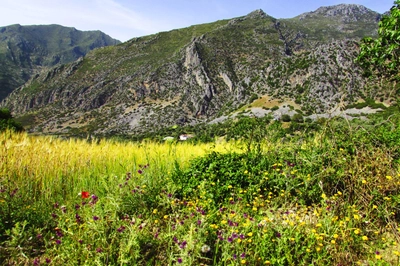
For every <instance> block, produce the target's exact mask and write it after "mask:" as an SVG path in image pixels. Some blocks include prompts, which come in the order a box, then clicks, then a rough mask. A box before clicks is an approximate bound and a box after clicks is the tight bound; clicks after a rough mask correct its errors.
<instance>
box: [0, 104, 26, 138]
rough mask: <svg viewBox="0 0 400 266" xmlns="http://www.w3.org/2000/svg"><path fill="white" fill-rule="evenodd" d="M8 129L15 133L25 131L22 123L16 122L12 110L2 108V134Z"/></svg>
mask: <svg viewBox="0 0 400 266" xmlns="http://www.w3.org/2000/svg"><path fill="white" fill-rule="evenodd" d="M7 129H11V130H15V131H23V130H24V129H23V127H22V125H21V124H20V123H18V122H16V121H15V120H14V118H13V117H12V115H11V112H10V110H8V109H5V108H1V109H0V132H1V131H5V130H7Z"/></svg>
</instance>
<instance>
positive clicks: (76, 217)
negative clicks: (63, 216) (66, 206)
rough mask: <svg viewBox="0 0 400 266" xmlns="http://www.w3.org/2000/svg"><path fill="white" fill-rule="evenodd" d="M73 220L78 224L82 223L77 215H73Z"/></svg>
mask: <svg viewBox="0 0 400 266" xmlns="http://www.w3.org/2000/svg"><path fill="white" fill-rule="evenodd" d="M75 219H76V222H77V223H78V224H80V223H82V220H81V217H80V216H79V214H75Z"/></svg>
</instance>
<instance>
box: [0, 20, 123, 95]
mask: <svg viewBox="0 0 400 266" xmlns="http://www.w3.org/2000/svg"><path fill="white" fill-rule="evenodd" d="M118 43H120V42H119V41H117V40H114V39H112V38H111V37H109V36H108V35H106V34H104V33H102V32H100V31H78V30H76V29H75V28H68V27H63V26H59V25H38V26H21V25H10V26H6V27H0V100H2V99H4V98H5V97H6V96H7V95H8V94H9V93H10V92H11V91H12V90H13V89H15V88H17V87H19V86H21V85H22V84H24V83H25V82H26V81H27V80H29V78H30V77H32V76H33V75H34V74H36V73H39V72H40V71H41V70H42V69H43V68H49V67H53V66H55V65H60V64H65V63H69V62H73V61H75V60H77V59H78V58H79V57H81V56H84V55H86V54H87V52H89V51H91V50H93V49H95V48H98V47H103V46H108V45H115V44H118Z"/></svg>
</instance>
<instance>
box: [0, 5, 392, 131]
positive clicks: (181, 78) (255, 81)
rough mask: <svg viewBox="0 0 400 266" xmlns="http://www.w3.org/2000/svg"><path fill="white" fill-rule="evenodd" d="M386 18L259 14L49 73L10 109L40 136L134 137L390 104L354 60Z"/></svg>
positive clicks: (335, 9) (143, 40) (138, 42)
mask: <svg viewBox="0 0 400 266" xmlns="http://www.w3.org/2000/svg"><path fill="white" fill-rule="evenodd" d="M380 18H381V15H380V14H378V13H377V12H374V11H372V10H369V9H367V8H365V7H363V6H360V5H337V6H331V7H321V8H319V9H317V10H316V11H314V12H309V13H305V14H301V15H299V16H297V17H295V18H292V19H282V20H278V19H276V18H273V17H271V16H269V15H267V14H265V13H264V12H263V11H262V10H256V11H254V12H252V13H250V14H248V15H246V16H243V17H239V18H234V19H231V20H222V21H217V22H214V23H209V24H202V25H195V26H191V27H188V28H184V29H177V30H172V31H169V32H160V33H158V34H154V35H150V36H144V37H140V38H135V39H132V40H130V41H128V42H126V43H123V44H119V45H116V46H109V47H103V48H100V49H96V50H94V51H91V52H89V53H88V54H87V55H86V56H84V57H82V58H80V59H79V60H77V61H75V62H73V63H69V64H66V65H60V66H57V67H55V68H53V69H51V70H49V71H46V72H41V73H40V74H37V75H35V76H34V77H33V78H32V79H30V80H29V81H28V82H27V83H26V84H24V85H23V86H21V87H20V88H18V89H17V90H16V91H14V92H13V93H12V94H11V95H10V96H9V97H8V98H7V99H6V100H4V101H3V102H2V106H4V107H8V108H10V109H11V110H12V112H13V114H14V115H15V116H16V117H17V118H18V119H19V120H20V121H22V122H23V123H24V124H25V126H27V127H28V128H29V130H30V131H32V132H42V133H57V134H72V135H74V134H82V133H91V134H125V135H133V134H139V133H143V132H147V131H156V130H158V129H161V128H164V127H169V126H173V125H188V124H197V123H201V122H210V121H216V120H215V119H218V118H219V117H226V116H229V114H232V113H233V112H236V111H237V110H240V109H241V108H246V105H248V107H249V108H250V107H252V106H253V107H258V108H262V109H264V110H270V109H271V110H273V109H275V110H276V108H283V107H284V106H286V107H288V108H289V107H290V109H291V110H293V112H295V113H301V114H304V115H312V114H317V113H327V112H332V110H342V109H346V106H348V105H350V104H353V103H356V102H360V101H365V100H368V99H374V100H376V101H378V102H385V103H386V104H390V101H391V100H392V99H391V98H390V93H389V88H386V83H385V82H381V83H379V84H380V85H379V86H377V85H376V84H377V83H376V82H374V81H372V80H370V79H367V78H366V77H364V76H363V75H362V74H363V73H362V70H361V69H360V68H359V67H358V65H357V64H356V63H355V62H354V60H355V58H356V57H357V55H358V49H359V46H358V42H359V40H360V39H361V38H362V37H365V36H376V34H377V28H378V21H379V19H380ZM265 98H268V99H269V100H270V101H264V102H262V101H260V99H265ZM256 103H257V104H256Z"/></svg>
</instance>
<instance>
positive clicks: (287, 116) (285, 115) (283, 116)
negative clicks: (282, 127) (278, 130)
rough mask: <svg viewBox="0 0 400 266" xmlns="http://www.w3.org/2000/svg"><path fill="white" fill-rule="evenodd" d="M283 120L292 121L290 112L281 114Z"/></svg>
mask: <svg viewBox="0 0 400 266" xmlns="http://www.w3.org/2000/svg"><path fill="white" fill-rule="evenodd" d="M281 120H282V121H283V122H290V121H291V118H290V115H288V114H283V115H282V116H281Z"/></svg>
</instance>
